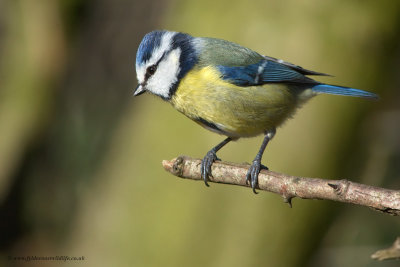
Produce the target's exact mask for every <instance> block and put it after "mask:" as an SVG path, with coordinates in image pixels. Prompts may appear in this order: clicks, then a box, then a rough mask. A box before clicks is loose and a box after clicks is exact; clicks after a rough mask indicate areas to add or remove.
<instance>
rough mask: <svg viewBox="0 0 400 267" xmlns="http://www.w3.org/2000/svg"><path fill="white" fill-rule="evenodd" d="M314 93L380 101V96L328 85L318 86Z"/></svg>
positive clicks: (315, 87) (314, 88)
mask: <svg viewBox="0 0 400 267" xmlns="http://www.w3.org/2000/svg"><path fill="white" fill-rule="evenodd" d="M312 90H313V91H314V92H317V93H324V94H331V95H344V96H354V97H363V98H370V99H378V95H377V94H374V93H371V92H367V91H363V90H360V89H355V88H350V87H343V86H336V85H328V84H318V85H316V86H314V87H313V88H312Z"/></svg>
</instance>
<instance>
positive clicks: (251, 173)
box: [246, 158, 268, 194]
mask: <svg viewBox="0 0 400 267" xmlns="http://www.w3.org/2000/svg"><path fill="white" fill-rule="evenodd" d="M262 169H265V170H268V167H267V166H264V165H262V164H261V159H257V158H256V159H255V160H253V163H252V164H251V166H250V168H249V170H248V171H247V175H246V184H247V183H249V182H250V186H251V188H252V189H253V192H254V194H257V192H256V186H257V185H258V174H259V173H260V171H261V170H262Z"/></svg>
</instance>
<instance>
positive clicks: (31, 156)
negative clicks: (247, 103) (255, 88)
mask: <svg viewBox="0 0 400 267" xmlns="http://www.w3.org/2000/svg"><path fill="white" fill-rule="evenodd" d="M154 29H169V30H175V31H184V32H188V33H190V34H192V35H194V36H210V37H219V38H223V39H227V40H230V41H234V42H237V43H239V44H242V45H244V46H247V47H250V48H252V49H254V50H256V51H258V52H260V53H262V54H266V55H270V56H274V57H277V58H282V59H284V60H287V61H289V62H293V63H296V64H299V65H301V66H304V67H306V68H309V69H312V70H316V71H321V72H325V73H330V74H332V75H334V76H335V77H334V78H332V77H324V78H323V79H321V81H323V82H329V83H333V84H339V85H346V86H352V87H355V88H361V89H366V90H369V91H373V92H376V93H378V94H379V95H380V97H381V99H380V100H379V101H377V102H371V101H367V100H363V99H354V98H346V97H338V96H319V97H316V98H315V99H313V100H311V101H310V102H309V103H308V104H307V105H306V106H305V107H304V108H303V109H301V110H300V111H299V112H298V113H297V114H296V116H295V118H294V119H292V120H289V121H288V122H287V123H286V124H285V125H284V126H283V127H282V128H280V129H278V133H277V135H276V137H275V139H274V140H273V142H271V144H270V145H269V146H268V148H267V151H266V153H265V156H264V160H263V162H264V164H266V165H268V166H269V167H270V169H272V170H274V171H278V172H283V173H287V174H291V175H297V176H308V177H324V178H330V179H340V178H347V179H350V180H353V181H358V182H362V183H367V184H371V185H376V186H383V187H387V188H392V189H399V188H400V165H399V164H398V163H399V161H400V104H399V103H400V72H399V71H400V1H392V0H384V1H376V0H367V1H349V0H334V1H333V0H332V1H320V0H306V1H294V0H293V1H273V0H270V1H261V0H255V1H233V0H222V1H210V0H203V1H195V0H187V1H185V0H165V1H162V0H147V1H139V0H137V1H128V0H126V1H124V0H116V1H106V0H90V1H83V0H37V1H30V0H0V162H1V163H0V212H1V213H0V214H1V219H0V266H25V265H28V264H29V266H56V265H58V264H60V263H59V262H52V261H49V262H47V261H32V262H29V263H28V262H24V261H15V260H9V259H8V257H9V256H57V255H67V256H77V257H79V256H84V257H85V260H84V262H73V261H72V262H66V263H63V264H64V265H65V266H77V264H79V265H83V264H84V265H85V266H398V264H399V262H398V261H397V262H396V261H394V262H383V263H382V262H375V261H372V260H370V258H369V257H370V255H371V254H372V253H373V252H374V251H376V250H377V249H381V248H384V247H387V246H390V245H391V243H392V242H393V241H394V240H395V238H396V236H399V235H400V220H399V219H398V218H396V217H391V216H388V215H383V214H380V213H377V212H374V211H371V210H369V209H367V208H361V207H356V206H351V205H345V204H341V203H333V202H329V201H310V200H299V199H294V201H293V205H294V207H293V208H292V209H290V208H289V207H288V206H287V205H286V204H284V203H283V201H282V199H281V198H280V197H279V196H277V195H272V194H269V193H265V192H260V194H258V195H254V194H253V193H252V192H251V190H249V189H246V188H238V187H233V186H224V185H217V184H212V185H211V187H210V188H207V187H205V186H204V184H203V183H201V182H193V181H188V180H181V179H178V178H176V177H174V176H172V175H170V174H168V173H166V172H165V171H164V170H163V169H162V167H161V160H163V159H171V158H174V157H176V156H178V155H180V154H186V155H190V156H193V157H198V158H201V157H203V156H204V155H205V153H206V152H207V151H208V150H209V149H210V148H211V147H212V146H214V145H215V144H217V143H218V142H220V141H221V140H222V138H223V137H222V136H218V135H216V134H213V133H211V132H208V131H206V130H204V129H203V128H201V127H199V126H198V125H197V124H195V123H193V122H191V121H190V120H188V119H186V118H185V117H184V116H183V115H181V114H179V113H178V112H176V111H175V110H173V108H172V107H171V106H170V105H169V104H166V103H163V102H162V101H161V100H159V99H157V98H155V97H151V96H149V95H144V96H141V97H138V98H133V97H132V91H133V89H134V88H135V86H136V78H135V70H134V60H135V53H136V49H137V47H138V44H139V42H140V40H141V38H142V37H143V35H144V34H145V33H146V32H149V31H151V30H154ZM261 141H262V138H261V137H259V138H253V139H243V140H239V141H238V142H235V143H232V144H230V145H228V146H227V147H225V148H224V149H223V150H221V152H220V153H219V156H220V157H221V158H222V159H224V160H227V161H235V162H244V161H247V162H250V161H251V160H252V159H253V158H254V156H255V154H256V152H257V151H258V148H259V145H260V143H261Z"/></svg>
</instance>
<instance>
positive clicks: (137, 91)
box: [133, 84, 146, 96]
mask: <svg viewBox="0 0 400 267" xmlns="http://www.w3.org/2000/svg"><path fill="white" fill-rule="evenodd" d="M144 92H146V90H145V89H144V87H143V85H141V84H139V85H138V86H137V87H136V89H135V91H133V96H138V95H141V94H143V93H144Z"/></svg>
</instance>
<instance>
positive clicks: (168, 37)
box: [136, 32, 177, 83]
mask: <svg viewBox="0 0 400 267" xmlns="http://www.w3.org/2000/svg"><path fill="white" fill-rule="evenodd" d="M176 34H177V33H176V32H165V34H164V35H163V36H162V38H161V42H160V46H158V47H157V48H156V49H154V51H153V52H152V55H151V58H150V59H149V60H147V61H146V62H143V63H142V64H140V65H138V64H136V77H137V79H138V81H139V83H143V82H144V78H145V75H146V68H147V67H149V66H151V65H154V64H156V63H157V62H158V61H159V60H160V58H161V57H162V56H163V54H164V53H165V52H166V51H168V50H170V49H171V44H172V39H173V38H174V36H175V35H176Z"/></svg>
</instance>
